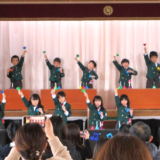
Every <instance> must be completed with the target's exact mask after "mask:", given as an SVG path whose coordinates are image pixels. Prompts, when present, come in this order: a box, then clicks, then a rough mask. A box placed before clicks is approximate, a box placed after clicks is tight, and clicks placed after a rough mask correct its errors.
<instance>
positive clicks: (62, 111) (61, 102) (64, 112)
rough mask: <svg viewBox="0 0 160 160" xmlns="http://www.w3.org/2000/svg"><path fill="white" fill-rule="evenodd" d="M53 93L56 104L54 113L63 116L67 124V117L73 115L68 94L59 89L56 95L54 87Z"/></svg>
mask: <svg viewBox="0 0 160 160" xmlns="http://www.w3.org/2000/svg"><path fill="white" fill-rule="evenodd" d="M51 94H52V98H53V101H54V104H55V111H54V114H53V115H55V116H60V117H62V119H63V120H64V122H65V124H67V117H70V116H71V105H70V104H69V103H67V102H66V94H65V93H64V92H63V91H59V92H58V93H57V95H56V94H55V90H54V89H52V91H51Z"/></svg>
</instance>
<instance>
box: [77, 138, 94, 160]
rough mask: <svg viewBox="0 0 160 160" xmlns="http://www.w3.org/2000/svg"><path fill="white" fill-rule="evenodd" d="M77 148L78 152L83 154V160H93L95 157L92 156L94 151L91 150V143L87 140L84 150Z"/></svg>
mask: <svg viewBox="0 0 160 160" xmlns="http://www.w3.org/2000/svg"><path fill="white" fill-rule="evenodd" d="M76 148H77V151H79V152H80V154H81V157H82V160H86V158H87V159H92V157H93V154H92V149H91V146H90V143H89V140H88V139H87V140H85V147H84V148H81V147H78V146H77V147H76Z"/></svg>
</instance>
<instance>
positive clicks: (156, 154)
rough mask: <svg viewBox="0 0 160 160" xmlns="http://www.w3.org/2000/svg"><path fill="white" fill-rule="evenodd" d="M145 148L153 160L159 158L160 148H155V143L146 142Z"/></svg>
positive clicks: (159, 159)
mask: <svg viewBox="0 0 160 160" xmlns="http://www.w3.org/2000/svg"><path fill="white" fill-rule="evenodd" d="M146 145H147V148H148V149H149V151H150V153H151V156H152V158H153V160H160V150H158V149H157V147H156V146H155V144H153V143H146Z"/></svg>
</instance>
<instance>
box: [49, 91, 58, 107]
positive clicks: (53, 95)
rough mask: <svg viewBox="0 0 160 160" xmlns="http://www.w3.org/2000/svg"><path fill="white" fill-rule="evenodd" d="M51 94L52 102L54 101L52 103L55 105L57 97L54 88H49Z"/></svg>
mask: <svg viewBox="0 0 160 160" xmlns="http://www.w3.org/2000/svg"><path fill="white" fill-rule="evenodd" d="M51 94H52V99H53V102H54V104H55V106H56V105H57V104H58V103H59V101H58V99H57V97H56V94H55V90H54V89H52V90H51Z"/></svg>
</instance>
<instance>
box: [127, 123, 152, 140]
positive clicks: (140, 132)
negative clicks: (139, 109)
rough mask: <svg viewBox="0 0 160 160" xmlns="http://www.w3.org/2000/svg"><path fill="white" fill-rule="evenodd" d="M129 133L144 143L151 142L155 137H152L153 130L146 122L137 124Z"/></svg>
mask: <svg viewBox="0 0 160 160" xmlns="http://www.w3.org/2000/svg"><path fill="white" fill-rule="evenodd" d="M129 132H130V134H131V135H133V136H135V137H137V138H139V139H140V140H141V141H143V142H151V141H152V140H153V136H152V135H151V129H150V127H149V126H148V125H147V124H145V123H144V122H137V123H135V124H134V125H133V126H132V127H131V128H130V129H129Z"/></svg>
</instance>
